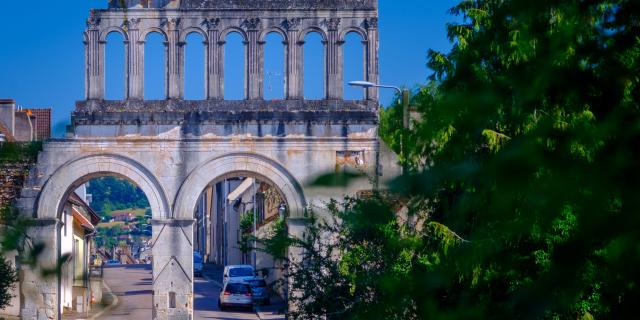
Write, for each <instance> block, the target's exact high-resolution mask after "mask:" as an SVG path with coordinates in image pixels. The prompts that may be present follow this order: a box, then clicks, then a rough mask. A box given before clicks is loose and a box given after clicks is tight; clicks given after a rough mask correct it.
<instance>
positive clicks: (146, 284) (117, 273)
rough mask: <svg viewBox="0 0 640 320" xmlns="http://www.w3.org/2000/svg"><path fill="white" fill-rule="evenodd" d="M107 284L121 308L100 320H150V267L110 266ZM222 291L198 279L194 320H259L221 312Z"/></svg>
mask: <svg viewBox="0 0 640 320" xmlns="http://www.w3.org/2000/svg"><path fill="white" fill-rule="evenodd" d="M103 279H104V281H105V283H106V284H107V285H108V286H109V288H111V290H112V291H113V293H115V294H116V295H117V296H118V305H117V306H116V307H115V308H113V309H111V310H110V311H108V312H107V313H105V314H104V315H102V316H101V317H100V319H109V320H116V319H118V320H119V319H122V320H125V319H126V320H132V319H151V312H152V311H151V306H152V298H151V293H152V291H151V290H152V274H151V265H124V266H108V267H105V269H104V277H103ZM219 292H220V288H219V287H218V286H217V285H216V284H214V283H213V282H211V281H207V280H206V279H203V278H196V280H195V283H194V299H193V301H194V318H195V319H220V320H222V319H243V320H249V319H251V320H254V319H255V320H257V319H258V316H257V315H256V314H255V313H254V312H253V311H251V310H233V311H225V312H222V311H220V310H218V293H219Z"/></svg>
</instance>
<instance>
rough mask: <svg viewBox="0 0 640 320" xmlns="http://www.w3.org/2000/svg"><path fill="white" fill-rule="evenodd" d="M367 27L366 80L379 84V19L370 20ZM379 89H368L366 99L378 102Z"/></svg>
mask: <svg viewBox="0 0 640 320" xmlns="http://www.w3.org/2000/svg"><path fill="white" fill-rule="evenodd" d="M365 25H366V27H367V41H366V43H365V46H366V50H367V53H366V65H365V73H366V77H367V78H366V79H367V81H369V82H372V83H379V81H380V71H379V69H378V18H370V19H367V20H366V22H365ZM378 98H379V97H378V88H368V89H366V99H367V100H373V101H378Z"/></svg>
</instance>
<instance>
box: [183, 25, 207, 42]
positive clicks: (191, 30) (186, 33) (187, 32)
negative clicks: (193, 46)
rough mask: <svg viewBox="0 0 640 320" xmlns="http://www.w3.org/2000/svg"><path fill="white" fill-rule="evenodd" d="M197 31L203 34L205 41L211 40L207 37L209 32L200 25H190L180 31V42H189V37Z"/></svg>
mask: <svg viewBox="0 0 640 320" xmlns="http://www.w3.org/2000/svg"><path fill="white" fill-rule="evenodd" d="M192 33H197V34H199V35H201V36H202V39H203V41H204V42H205V43H207V42H209V38H208V37H207V33H206V32H205V31H204V30H202V29H201V28H198V27H188V28H186V29H184V30H181V31H180V42H182V43H184V42H187V37H188V36H189V35H190V34H192Z"/></svg>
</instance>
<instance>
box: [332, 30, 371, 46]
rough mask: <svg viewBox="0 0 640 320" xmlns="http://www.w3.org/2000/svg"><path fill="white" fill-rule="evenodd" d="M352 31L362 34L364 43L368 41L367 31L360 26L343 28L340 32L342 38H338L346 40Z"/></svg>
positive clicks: (342, 40)
mask: <svg viewBox="0 0 640 320" xmlns="http://www.w3.org/2000/svg"><path fill="white" fill-rule="evenodd" d="M350 33H356V34H358V35H359V36H360V38H361V39H362V42H363V43H366V42H367V31H366V30H364V29H362V28H360V27H349V28H346V29H344V30H342V31H341V32H340V38H338V41H340V42H344V41H345V40H346V39H345V38H346V37H347V35H348V34H350Z"/></svg>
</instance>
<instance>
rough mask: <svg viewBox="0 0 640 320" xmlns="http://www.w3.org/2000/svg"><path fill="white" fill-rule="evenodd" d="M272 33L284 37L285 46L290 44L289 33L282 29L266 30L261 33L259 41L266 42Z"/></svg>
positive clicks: (271, 28)
mask: <svg viewBox="0 0 640 320" xmlns="http://www.w3.org/2000/svg"><path fill="white" fill-rule="evenodd" d="M270 33H277V34H279V35H280V36H281V37H282V41H283V42H284V44H288V43H289V38H288V37H287V32H286V31H284V30H283V29H282V28H280V27H269V28H266V29H264V30H263V31H262V32H261V33H260V37H259V38H258V41H260V42H261V43H263V42H265V39H266V38H267V36H268V35H269V34H270Z"/></svg>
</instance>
